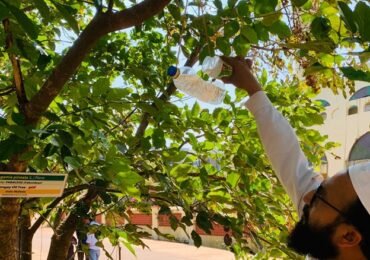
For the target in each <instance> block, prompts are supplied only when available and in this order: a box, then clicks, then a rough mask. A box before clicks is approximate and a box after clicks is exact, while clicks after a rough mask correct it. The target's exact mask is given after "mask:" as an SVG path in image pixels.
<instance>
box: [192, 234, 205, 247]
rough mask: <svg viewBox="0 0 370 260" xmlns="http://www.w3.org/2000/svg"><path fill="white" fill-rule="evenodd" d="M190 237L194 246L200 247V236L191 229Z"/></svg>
mask: <svg viewBox="0 0 370 260" xmlns="http://www.w3.org/2000/svg"><path fill="white" fill-rule="evenodd" d="M191 238H192V239H193V241H194V245H195V246H196V247H200V246H201V245H202V238H201V237H200V236H199V235H198V233H197V232H195V231H194V230H193V231H191Z"/></svg>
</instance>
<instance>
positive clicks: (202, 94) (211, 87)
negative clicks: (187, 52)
mask: <svg viewBox="0 0 370 260" xmlns="http://www.w3.org/2000/svg"><path fill="white" fill-rule="evenodd" d="M167 74H168V75H169V76H171V77H173V83H174V84H175V86H176V87H177V88H178V89H180V90H181V91H183V92H184V93H186V94H188V95H190V96H193V97H195V98H197V99H199V100H200V101H203V102H206V103H210V104H220V103H221V102H222V101H223V99H224V97H225V89H224V84H223V82H221V81H220V80H213V81H206V80H203V79H202V78H200V77H199V76H198V75H197V73H196V71H195V70H193V69H192V68H191V67H180V68H178V67H175V66H170V67H169V68H168V71H167Z"/></svg>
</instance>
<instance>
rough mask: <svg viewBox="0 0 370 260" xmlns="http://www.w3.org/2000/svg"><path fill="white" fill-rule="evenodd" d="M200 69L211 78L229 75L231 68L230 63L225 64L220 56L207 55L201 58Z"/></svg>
mask: <svg viewBox="0 0 370 260" xmlns="http://www.w3.org/2000/svg"><path fill="white" fill-rule="evenodd" d="M202 71H203V72H204V73H206V74H207V75H208V76H210V77H211V78H215V79H216V78H217V79H218V78H222V77H226V76H231V74H232V73H233V69H232V67H231V66H230V65H228V64H226V63H225V62H224V61H223V60H222V59H221V58H220V57H218V56H215V57H210V56H207V57H206V58H205V59H204V60H203V64H202Z"/></svg>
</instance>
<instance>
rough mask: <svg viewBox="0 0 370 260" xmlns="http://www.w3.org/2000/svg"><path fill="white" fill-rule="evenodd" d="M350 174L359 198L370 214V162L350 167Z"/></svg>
mask: <svg viewBox="0 0 370 260" xmlns="http://www.w3.org/2000/svg"><path fill="white" fill-rule="evenodd" d="M348 172H349V177H350V178H351V181H352V185H353V187H354V189H355V191H356V193H357V196H358V197H359V199H360V201H361V203H362V205H364V207H365V208H366V210H367V212H368V213H369V214H370V162H365V163H359V164H356V165H353V166H350V167H349V171H348Z"/></svg>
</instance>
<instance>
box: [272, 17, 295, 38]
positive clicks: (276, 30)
mask: <svg viewBox="0 0 370 260" xmlns="http://www.w3.org/2000/svg"><path fill="white" fill-rule="evenodd" d="M268 29H269V31H270V32H271V33H273V34H276V35H277V36H279V38H280V39H285V38H288V37H289V36H290V35H291V34H292V32H291V31H290V28H289V26H288V25H287V24H286V23H284V22H283V21H277V22H276V23H274V24H273V25H271V26H270V27H268Z"/></svg>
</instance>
